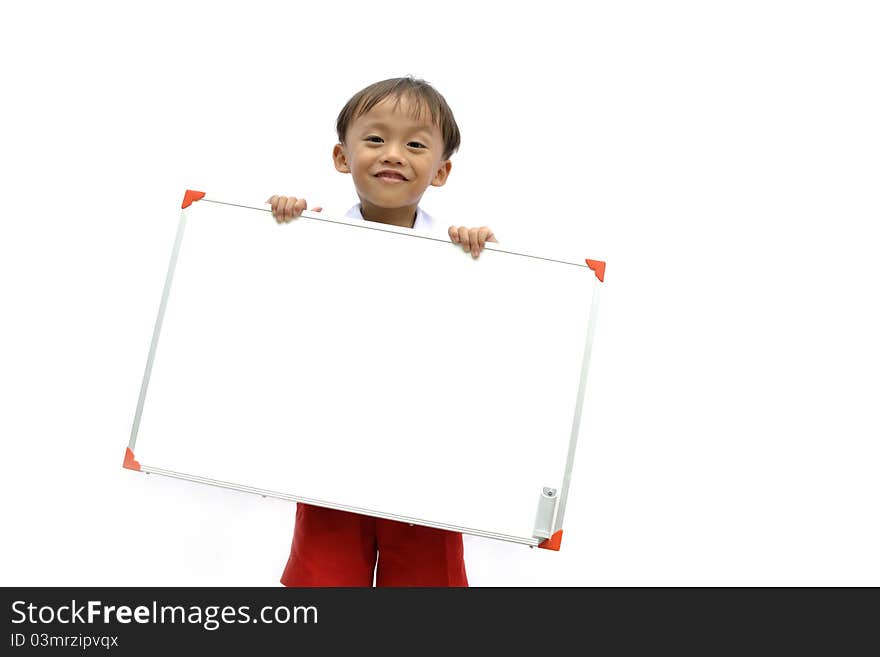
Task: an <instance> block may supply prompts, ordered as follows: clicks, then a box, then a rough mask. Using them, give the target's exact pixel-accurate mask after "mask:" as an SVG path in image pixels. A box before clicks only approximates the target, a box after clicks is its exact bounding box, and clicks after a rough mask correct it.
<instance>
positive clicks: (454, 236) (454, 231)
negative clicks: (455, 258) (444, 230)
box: [449, 226, 459, 244]
mask: <svg viewBox="0 0 880 657" xmlns="http://www.w3.org/2000/svg"><path fill="white" fill-rule="evenodd" d="M449 239H451V240H452V243H453V244H458V242H459V239H458V228H456V227H455V226H450V227H449Z"/></svg>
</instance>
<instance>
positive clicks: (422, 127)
mask: <svg viewBox="0 0 880 657" xmlns="http://www.w3.org/2000/svg"><path fill="white" fill-rule="evenodd" d="M389 127H390V126H389V125H388V124H387V123H385V122H383V121H370V122H369V123H366V124H364V130H365V131H366V130H369V129H371V128H383V129H385V130H387V129H388V128H389ZM431 127H432V126H431V124H427V123H422V124H419V125H417V126H415V127H408V128H406V132H409V133H416V132H421V133H424V134H425V136H427V137H430V136H431Z"/></svg>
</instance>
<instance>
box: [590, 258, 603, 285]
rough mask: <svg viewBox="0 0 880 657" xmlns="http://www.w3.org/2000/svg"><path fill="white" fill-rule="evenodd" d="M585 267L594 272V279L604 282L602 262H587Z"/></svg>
mask: <svg viewBox="0 0 880 657" xmlns="http://www.w3.org/2000/svg"><path fill="white" fill-rule="evenodd" d="M587 267H589V268H590V269H592V270H593V271H594V272H596V278H598V279H599V280H600V281H602V282H603V283H604V282H605V262H604V261H603V260H587Z"/></svg>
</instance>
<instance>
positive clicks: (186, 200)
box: [180, 189, 205, 208]
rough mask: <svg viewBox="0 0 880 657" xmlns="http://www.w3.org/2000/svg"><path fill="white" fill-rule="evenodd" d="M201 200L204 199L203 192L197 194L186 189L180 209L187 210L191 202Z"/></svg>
mask: <svg viewBox="0 0 880 657" xmlns="http://www.w3.org/2000/svg"><path fill="white" fill-rule="evenodd" d="M203 198H205V192H197V191H194V190H192V189H188V190H186V194H184V195H183V204H182V205H181V206H180V207H181V208H188V207H189V206H191V205H192V204H193V202H195V201H198V200H199V199H203Z"/></svg>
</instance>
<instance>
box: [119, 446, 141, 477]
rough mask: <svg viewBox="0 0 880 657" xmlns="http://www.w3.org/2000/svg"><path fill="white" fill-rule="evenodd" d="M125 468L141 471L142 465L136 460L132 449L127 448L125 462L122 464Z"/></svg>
mask: <svg viewBox="0 0 880 657" xmlns="http://www.w3.org/2000/svg"><path fill="white" fill-rule="evenodd" d="M122 467H123V468H128V469H129V470H137V471H138V472H140V471H141V464H140V463H138V462H137V461H135V460H134V452H132V451H131V448H130V447H126V448H125V460H124V461H123V462H122Z"/></svg>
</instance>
